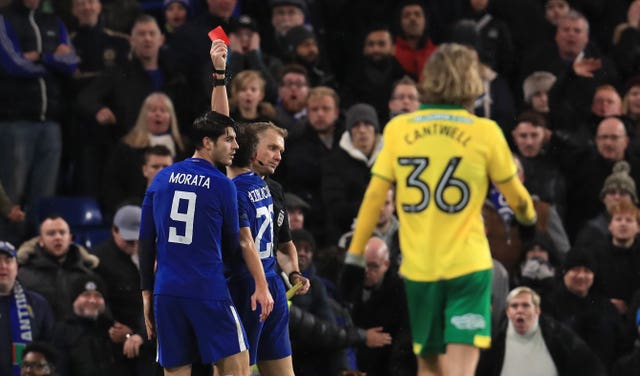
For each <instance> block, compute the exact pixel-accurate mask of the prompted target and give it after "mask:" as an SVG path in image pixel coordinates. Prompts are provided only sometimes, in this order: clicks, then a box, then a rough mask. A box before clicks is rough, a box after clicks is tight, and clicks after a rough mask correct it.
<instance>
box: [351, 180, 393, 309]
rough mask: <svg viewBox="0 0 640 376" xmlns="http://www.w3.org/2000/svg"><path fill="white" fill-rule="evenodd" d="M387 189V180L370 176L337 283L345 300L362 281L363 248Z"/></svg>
mask: <svg viewBox="0 0 640 376" xmlns="http://www.w3.org/2000/svg"><path fill="white" fill-rule="evenodd" d="M389 188H391V182H390V181H389V180H386V179H384V178H382V177H380V176H377V175H372V176H371V181H369V186H368V187H367V191H366V192H365V194H364V198H363V200H362V204H361V205H360V210H359V211H358V219H357V221H356V229H355V231H354V234H353V238H352V240H351V244H350V245H349V250H348V252H347V256H346V258H345V260H344V266H343V267H342V274H341V276H340V281H339V286H340V291H341V293H342V296H343V297H344V298H345V299H347V300H349V299H351V297H353V296H354V294H355V292H356V291H357V289H358V286H360V284H361V283H362V281H363V280H364V267H365V261H364V248H365V247H366V245H367V241H369V238H371V234H372V233H373V230H374V229H375V226H376V223H377V221H378V218H379V217H380V211H381V210H382V206H383V205H384V202H385V200H386V198H387V192H388V191H389Z"/></svg>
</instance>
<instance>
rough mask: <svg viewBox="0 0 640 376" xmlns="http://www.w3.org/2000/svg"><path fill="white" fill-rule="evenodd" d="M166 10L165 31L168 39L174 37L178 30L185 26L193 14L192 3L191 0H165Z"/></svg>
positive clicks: (163, 7)
mask: <svg viewBox="0 0 640 376" xmlns="http://www.w3.org/2000/svg"><path fill="white" fill-rule="evenodd" d="M162 9H163V10H164V20H165V24H164V31H165V34H166V35H167V37H169V36H170V35H172V34H173V33H174V32H175V31H176V29H178V28H179V27H180V26H182V25H184V23H185V22H187V19H188V18H189V15H190V13H191V3H190V2H189V0H164V2H163V3H162Z"/></svg>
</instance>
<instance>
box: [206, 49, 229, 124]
mask: <svg viewBox="0 0 640 376" xmlns="http://www.w3.org/2000/svg"><path fill="white" fill-rule="evenodd" d="M227 51H228V50H227V46H226V45H225V44H224V42H223V41H222V40H220V39H217V40H215V41H213V42H212V43H211V50H210V51H209V54H210V55H211V62H212V63H213V69H214V72H215V71H218V72H224V71H225V69H226V68H227ZM213 79H214V85H213V89H212V91H211V111H214V112H217V113H219V114H222V115H225V116H229V98H228V97H227V87H226V86H225V85H224V83H222V82H216V81H217V80H222V81H224V80H225V74H224V73H214V74H213Z"/></svg>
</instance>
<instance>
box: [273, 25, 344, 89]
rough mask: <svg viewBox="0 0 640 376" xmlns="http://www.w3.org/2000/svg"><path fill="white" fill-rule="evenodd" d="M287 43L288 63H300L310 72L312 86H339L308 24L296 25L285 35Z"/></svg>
mask: <svg viewBox="0 0 640 376" xmlns="http://www.w3.org/2000/svg"><path fill="white" fill-rule="evenodd" d="M284 39H285V43H286V51H287V56H285V59H286V62H287V63H298V64H300V65H302V66H304V67H305V68H306V69H307V72H308V73H309V81H310V83H311V86H312V87H314V86H329V87H331V88H333V89H336V88H337V87H338V83H337V82H336V79H335V77H334V76H333V74H332V73H331V72H330V71H329V67H328V65H327V64H326V63H325V59H324V55H323V53H324V51H320V47H319V44H318V38H317V37H316V34H315V33H314V32H313V31H312V30H310V29H309V28H308V27H307V26H304V25H302V26H296V27H294V28H292V29H290V30H289V31H288V32H287V34H286V35H285V37H284Z"/></svg>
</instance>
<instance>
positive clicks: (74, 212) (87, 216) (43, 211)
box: [36, 197, 111, 248]
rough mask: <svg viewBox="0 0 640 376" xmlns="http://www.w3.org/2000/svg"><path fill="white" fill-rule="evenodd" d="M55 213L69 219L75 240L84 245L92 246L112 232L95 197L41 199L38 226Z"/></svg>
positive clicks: (66, 219)
mask: <svg viewBox="0 0 640 376" xmlns="http://www.w3.org/2000/svg"><path fill="white" fill-rule="evenodd" d="M53 214H56V215H59V216H61V217H62V218H64V220H65V221H67V223H68V224H69V227H70V229H71V234H72V235H73V241H74V242H76V243H78V244H80V245H82V246H84V247H87V248H92V247H94V246H96V245H98V244H99V243H101V242H103V241H104V240H106V239H108V238H109V236H110V234H111V232H110V226H109V225H108V224H105V223H104V221H103V217H102V212H101V210H100V206H99V205H98V202H97V201H96V199H95V198H93V197H49V198H45V199H42V200H40V202H39V204H38V206H37V207H36V218H37V224H36V226H37V227H39V226H40V223H41V222H42V221H43V220H44V219H45V218H46V217H48V216H50V215H53ZM36 231H39V228H37V229H36Z"/></svg>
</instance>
